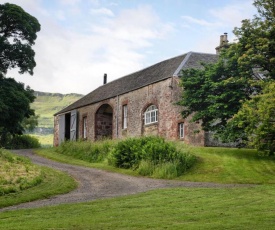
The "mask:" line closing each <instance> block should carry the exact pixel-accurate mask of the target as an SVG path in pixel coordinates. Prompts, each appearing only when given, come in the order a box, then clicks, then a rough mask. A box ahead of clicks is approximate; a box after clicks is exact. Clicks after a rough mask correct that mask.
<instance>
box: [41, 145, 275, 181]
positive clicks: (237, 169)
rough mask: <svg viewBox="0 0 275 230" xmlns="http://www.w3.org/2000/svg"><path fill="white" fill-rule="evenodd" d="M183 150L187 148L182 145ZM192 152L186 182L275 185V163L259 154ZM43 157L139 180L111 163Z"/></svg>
mask: <svg viewBox="0 0 275 230" xmlns="http://www.w3.org/2000/svg"><path fill="white" fill-rule="evenodd" d="M178 145H179V146H178V147H179V148H187V147H186V146H184V145H183V144H178ZM188 148H190V149H189V150H190V152H191V154H194V155H195V156H196V157H197V158H198V161H197V163H196V164H195V166H193V167H192V168H191V169H190V170H189V171H187V173H185V174H184V175H183V176H181V177H179V178H177V180H184V181H199V182H216V183H241V184H248V183H250V184H266V183H267V184H272V183H275V159H274V158H271V157H263V156H259V155H258V154H257V152H256V151H255V150H251V149H235V148H198V147H188ZM37 153H38V154H39V155H42V156H45V157H47V158H49V159H53V160H56V161H60V162H63V163H69V164H76V165H83V166H87V167H94V168H101V169H105V170H108V171H113V172H119V173H124V174H128V175H135V176H138V173H137V172H136V171H133V170H126V169H119V168H114V167H112V166H109V165H108V164H107V162H102V163H89V162H85V161H82V160H78V159H75V158H73V157H70V156H64V155H62V154H58V153H56V152H55V149H54V148H49V149H39V150H37Z"/></svg>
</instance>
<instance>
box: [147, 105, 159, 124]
mask: <svg viewBox="0 0 275 230" xmlns="http://www.w3.org/2000/svg"><path fill="white" fill-rule="evenodd" d="M156 122H158V108H157V107H156V106H155V105H150V106H149V107H148V108H147V109H146V111H145V113H144V123H145V125H149V124H152V123H156Z"/></svg>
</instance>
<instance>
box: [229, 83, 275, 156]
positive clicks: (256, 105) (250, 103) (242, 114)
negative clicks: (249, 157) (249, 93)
mask: <svg viewBox="0 0 275 230" xmlns="http://www.w3.org/2000/svg"><path fill="white" fill-rule="evenodd" d="M260 84H261V85H262V88H263V91H262V93H260V94H258V95H256V96H253V97H252V98H251V99H250V100H247V101H245V102H244V103H243V104H242V107H241V109H240V110H239V111H238V113H237V114H236V115H234V117H233V119H231V120H230V121H229V122H228V126H231V127H238V128H240V129H242V130H244V131H245V133H246V134H248V139H247V144H248V145H250V146H253V147H256V148H257V149H258V150H260V151H262V152H264V153H265V154H267V155H273V154H274V153H275V81H271V82H261V83H260Z"/></svg>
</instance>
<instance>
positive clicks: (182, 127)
mask: <svg viewBox="0 0 275 230" xmlns="http://www.w3.org/2000/svg"><path fill="white" fill-rule="evenodd" d="M179 137H180V139H183V138H184V123H179Z"/></svg>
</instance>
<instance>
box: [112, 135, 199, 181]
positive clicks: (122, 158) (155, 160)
mask: <svg viewBox="0 0 275 230" xmlns="http://www.w3.org/2000/svg"><path fill="white" fill-rule="evenodd" d="M195 161H196V158H195V157H194V156H193V155H191V154H189V153H188V152H187V151H186V152H184V151H183V150H181V151H179V150H177V148H176V146H175V144H174V143H172V142H167V141H165V140H164V139H163V138H160V137H154V136H150V137H140V138H129V139H126V140H123V141H120V142H119V143H118V144H117V145H116V146H115V147H114V148H113V149H112V151H111V153H110V155H109V156H108V163H109V164H110V165H113V166H115V167H119V168H126V169H129V168H131V169H133V170H137V171H138V173H139V174H140V175H143V176H152V175H153V176H155V177H158V178H175V177H177V176H180V175H182V174H183V173H185V172H186V170H188V169H189V168H191V167H192V165H193V164H194V163H195Z"/></svg>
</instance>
